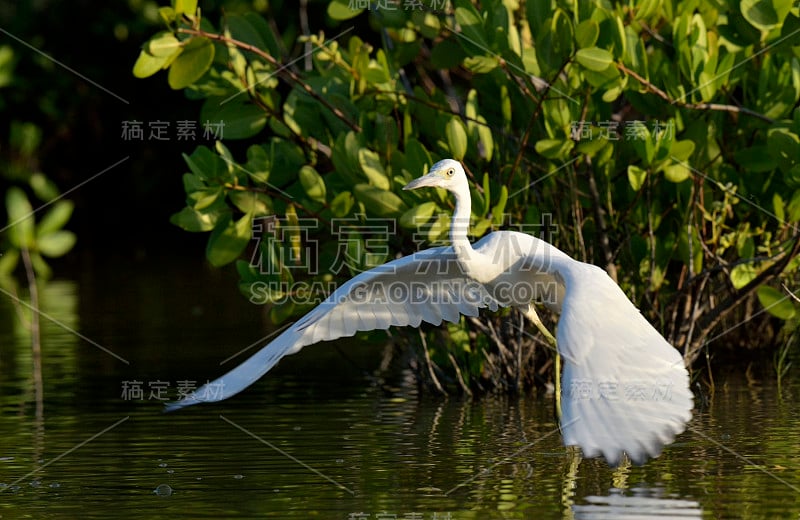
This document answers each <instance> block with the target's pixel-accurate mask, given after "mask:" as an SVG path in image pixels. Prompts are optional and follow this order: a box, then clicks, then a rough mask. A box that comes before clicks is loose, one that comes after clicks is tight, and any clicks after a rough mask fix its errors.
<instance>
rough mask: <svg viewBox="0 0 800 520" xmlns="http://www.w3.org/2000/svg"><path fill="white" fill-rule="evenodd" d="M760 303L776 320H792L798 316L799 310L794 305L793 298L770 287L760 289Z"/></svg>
mask: <svg viewBox="0 0 800 520" xmlns="http://www.w3.org/2000/svg"><path fill="white" fill-rule="evenodd" d="M758 301H759V302H761V305H763V306H764V309H766V311H767V312H768V313H770V314H772V315H773V316H775V317H776V318H780V319H782V320H790V319H792V318H794V317H795V316H796V315H797V308H796V307H795V305H794V303H792V300H791V297H790V296H789V295H787V294H783V293H782V292H780V291H779V290H777V289H775V288H774V287H770V286H769V285H762V286H761V287H759V288H758Z"/></svg>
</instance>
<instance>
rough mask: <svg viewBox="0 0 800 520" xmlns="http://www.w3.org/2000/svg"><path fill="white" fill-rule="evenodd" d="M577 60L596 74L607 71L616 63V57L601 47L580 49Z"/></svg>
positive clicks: (576, 54)
mask: <svg viewBox="0 0 800 520" xmlns="http://www.w3.org/2000/svg"><path fill="white" fill-rule="evenodd" d="M575 59H576V60H578V63H580V64H581V65H583V66H584V67H586V68H587V69H589V70H593V71H596V72H602V71H604V70H606V69H607V68H608V67H609V66H611V63H612V62H613V61H614V57H613V56H612V55H611V53H610V52H608V51H607V50H605V49H601V48H599V47H589V48H588V49H580V50H579V51H578V52H576V53H575Z"/></svg>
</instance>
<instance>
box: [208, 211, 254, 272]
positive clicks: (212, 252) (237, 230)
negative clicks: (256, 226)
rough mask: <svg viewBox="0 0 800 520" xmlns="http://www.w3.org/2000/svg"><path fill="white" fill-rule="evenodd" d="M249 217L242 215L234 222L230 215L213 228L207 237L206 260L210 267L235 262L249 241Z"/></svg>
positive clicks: (225, 216) (221, 219) (250, 224)
mask: <svg viewBox="0 0 800 520" xmlns="http://www.w3.org/2000/svg"><path fill="white" fill-rule="evenodd" d="M251 221H252V219H251V218H250V215H244V216H243V217H241V218H240V219H239V220H237V221H234V220H233V219H232V218H231V216H230V214H226V215H224V216H223V217H222V218H220V219H219V221H218V222H217V223H216V225H215V226H214V230H213V231H212V232H211V235H210V236H209V237H208V244H207V246H206V258H208V261H209V262H211V265H214V266H217V267H219V266H221V265H225V264H229V263H231V262H233V261H234V260H236V259H237V258H238V257H239V255H241V254H242V251H244V248H245V247H247V243H248V242H249V241H250V234H251V226H252V223H251Z"/></svg>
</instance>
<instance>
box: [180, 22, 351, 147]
mask: <svg viewBox="0 0 800 520" xmlns="http://www.w3.org/2000/svg"><path fill="white" fill-rule="evenodd" d="M178 32H179V33H182V34H188V35H191V36H199V37H201V38H208V39H209V40H216V41H219V42H223V43H226V44H230V45H234V46H236V47H238V48H240V49H243V50H246V51H250V52H252V53H253V54H255V55H257V56H258V57H260V58H262V59H264V60H265V61H267V62H268V63H269V64H270V65H272V66H273V67H275V69H276V70H275V74H277V75H279V76H281V77H282V78H284V80H285V81H287V82H290V83H294V84H295V85H297V86H299V87H300V88H302V89H303V90H305V92H306V93H307V94H308V95H309V96H311V97H313V98H314V99H315V100H317V101H319V102H320V103H321V104H322V105H324V106H325V107H326V108H327V109H328V110H330V111H331V112H332V113H333V115H335V116H336V117H337V118H339V119H340V120H341V121H342V122H343V123H344V124H346V125H347V126H348V127H350V129H351V130H353V131H354V132H361V127H360V126H358V125H357V124H356V123H354V122H353V121H350V119H348V118H347V116H346V115H345V114H344V112H342V111H341V110H339V109H338V108H336V107H335V106H333V105H332V104H331V103H330V102H329V101H328V100H327V99H325V98H324V97H322V96H321V95H320V94H319V93H317V92H315V91H314V89H312V88H311V87H310V86H309V85H308V84H307V83H305V82H304V81H303V78H301V77H300V76H298V75H297V74H295V73H294V72H293V71H292V70H291V69H288V68H286V67H285V66H284V65H282V64H281V63H280V62H279V61H278V60H276V59H275V58H273V57H272V56H271V55H270V54H269V53H268V52H265V51H264V50H262V49H259V48H258V47H256V46H255V45H250V44H249V43H245V42H243V41H240V40H237V39H235V38H229V37H227V36H225V35H224V34H217V33H211V32H208V31H204V30H202V29H188V28H186V27H179V28H178ZM287 78H288V79H287Z"/></svg>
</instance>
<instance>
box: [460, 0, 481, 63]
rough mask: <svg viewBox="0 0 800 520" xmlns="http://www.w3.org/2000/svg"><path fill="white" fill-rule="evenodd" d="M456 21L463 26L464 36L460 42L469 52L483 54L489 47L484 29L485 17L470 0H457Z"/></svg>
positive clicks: (462, 32)
mask: <svg viewBox="0 0 800 520" xmlns="http://www.w3.org/2000/svg"><path fill="white" fill-rule="evenodd" d="M456 3H457V5H458V6H457V7H456V12H455V15H456V23H458V25H459V26H460V27H461V34H462V35H463V38H461V39H460V40H459V43H461V44H462V45H464V47H465V48H466V49H468V52H473V53H475V54H483V53H484V52H486V50H487V49H488V48H489V44H488V43H487V42H486V35H485V33H484V30H483V18H481V15H480V13H479V12H478V10H477V9H475V7H474V6H473V5H472V4H471V3H469V2H468V1H457V2H456ZM476 46H477V47H478V48H477V49H476V48H475V47H476Z"/></svg>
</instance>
